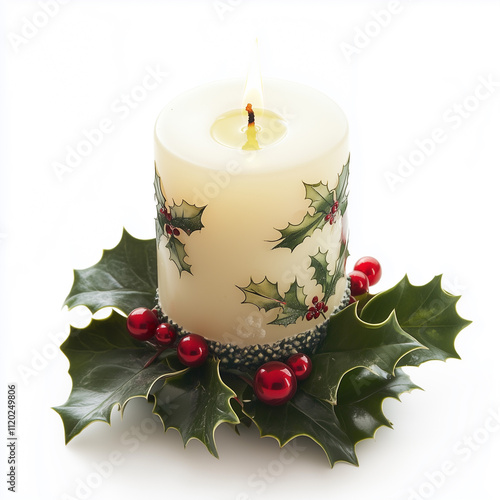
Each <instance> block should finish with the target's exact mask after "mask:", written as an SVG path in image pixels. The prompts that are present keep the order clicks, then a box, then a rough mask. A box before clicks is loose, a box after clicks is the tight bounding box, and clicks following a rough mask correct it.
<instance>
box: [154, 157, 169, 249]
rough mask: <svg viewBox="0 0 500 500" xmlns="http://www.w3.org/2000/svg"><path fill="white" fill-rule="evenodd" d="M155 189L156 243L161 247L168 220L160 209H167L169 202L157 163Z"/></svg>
mask: <svg viewBox="0 0 500 500" xmlns="http://www.w3.org/2000/svg"><path fill="white" fill-rule="evenodd" d="M154 187H155V198H156V214H157V215H156V219H155V222H156V242H157V244H158V245H159V244H160V238H161V236H163V234H164V232H163V228H164V226H165V224H166V223H167V218H166V217H165V216H164V215H163V214H162V213H161V212H160V209H162V208H164V207H165V204H166V202H167V200H166V199H165V196H164V195H163V190H162V188H161V179H160V176H159V175H158V170H156V162H155V181H154Z"/></svg>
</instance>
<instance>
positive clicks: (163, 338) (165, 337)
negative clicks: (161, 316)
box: [155, 323, 177, 347]
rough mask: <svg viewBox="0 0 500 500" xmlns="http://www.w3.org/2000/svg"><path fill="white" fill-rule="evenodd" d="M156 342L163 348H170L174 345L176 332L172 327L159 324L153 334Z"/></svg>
mask: <svg viewBox="0 0 500 500" xmlns="http://www.w3.org/2000/svg"><path fill="white" fill-rule="evenodd" d="M155 338H156V342H158V344H160V345H161V346H163V347H170V346H171V345H173V344H174V342H175V339H176V338H177V332H176V331H175V328H174V327H173V326H172V325H169V324H168V323H161V324H160V325H158V328H157V329H156V333H155Z"/></svg>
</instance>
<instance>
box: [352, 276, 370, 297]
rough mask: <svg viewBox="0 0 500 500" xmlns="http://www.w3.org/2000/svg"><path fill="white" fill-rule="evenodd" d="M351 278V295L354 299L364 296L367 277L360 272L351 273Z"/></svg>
mask: <svg viewBox="0 0 500 500" xmlns="http://www.w3.org/2000/svg"><path fill="white" fill-rule="evenodd" d="M349 277H350V278H351V295H353V296H354V297H359V296H360V295H364V294H365V293H368V286H369V282H368V276H366V274H365V273H362V272H361V271H353V272H352V273H350V274H349Z"/></svg>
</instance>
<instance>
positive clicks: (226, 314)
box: [155, 79, 349, 346]
mask: <svg viewBox="0 0 500 500" xmlns="http://www.w3.org/2000/svg"><path fill="white" fill-rule="evenodd" d="M263 83H264V85H263V90H264V111H262V110H256V120H255V122H256V126H259V125H260V127H261V129H260V130H266V129H268V130H271V131H273V132H274V134H275V135H272V136H271V134H270V137H272V140H271V141H269V143H265V141H263V140H262V137H263V136H264V135H265V134H264V135H261V141H262V144H259V147H260V148H259V149H257V150H255V149H250V150H245V149H243V145H244V143H245V140H246V127H247V121H245V114H246V113H245V114H243V113H244V110H242V111H240V108H239V106H240V105H241V100H242V95H243V89H244V82H243V81H224V82H215V83H213V84H209V85H205V86H202V87H198V88H196V89H193V90H191V91H188V92H186V93H184V94H182V95H180V96H179V97H178V98H176V99H174V100H173V101H172V102H171V103H169V104H168V105H167V106H166V107H165V108H164V109H163V111H162V112H161V113H160V115H159V117H158V120H157V123H156V127H155V164H156V174H157V176H158V179H159V186H160V188H161V197H162V198H164V200H165V202H164V206H165V207H167V209H168V210H170V214H171V215H170V217H171V218H172V220H171V221H170V222H169V221H168V220H166V219H161V218H160V216H159V220H162V221H164V222H165V221H166V223H165V224H164V227H160V228H159V231H160V232H159V233H158V242H157V243H158V287H159V298H160V305H161V307H162V310H163V312H164V314H166V315H167V316H168V317H169V319H171V320H172V321H174V322H175V323H177V324H179V325H180V326H181V327H182V328H184V329H185V330H186V331H189V332H193V333H198V334H200V335H203V336H204V337H206V338H208V339H211V340H218V341H221V342H232V343H235V344H238V345H240V346H244V345H249V344H256V343H260V344H264V343H272V342H275V341H278V340H281V339H283V338H286V337H290V336H293V335H296V334H298V333H300V332H303V331H306V330H309V329H311V328H313V327H314V326H315V325H317V324H319V323H321V322H323V321H324V320H325V319H324V317H323V316H319V317H318V318H313V319H312V320H307V319H306V317H305V313H304V314H303V315H302V316H300V317H298V318H297V319H296V321H293V322H290V323H289V324H287V325H286V326H285V325H284V324H276V323H275V324H271V323H273V322H275V321H276V319H277V317H278V316H279V314H280V313H281V314H283V311H284V309H283V307H284V302H285V301H284V300H277V301H276V302H275V303H276V304H279V305H280V306H279V307H274V306H273V304H271V305H270V303H269V301H268V302H266V303H265V304H262V303H260V301H259V296H258V294H257V295H252V297H250V300H249V298H248V297H246V294H245V292H244V291H243V290H242V289H244V288H248V287H249V286H251V285H252V283H254V284H257V283H263V284H264V285H265V284H266V283H267V282H269V283H270V284H271V286H270V287H268V288H269V290H270V292H272V293H271V295H273V296H274V297H278V296H279V297H281V299H284V298H285V297H286V294H287V292H289V291H290V290H291V289H292V288H291V287H292V286H294V283H295V284H296V286H297V287H298V289H299V290H300V299H301V300H300V302H301V303H302V304H304V303H305V304H307V306H311V305H312V299H313V297H314V296H319V298H320V300H322V293H323V289H322V286H321V285H320V284H319V283H318V280H317V279H316V278H315V277H314V273H315V270H314V268H313V267H312V265H311V263H312V260H311V258H312V256H315V255H318V252H321V254H325V255H326V268H327V271H328V272H329V273H334V270H335V267H336V266H338V264H339V259H340V258H341V256H340V250H341V245H342V241H343V240H344V241H345V239H346V233H347V228H346V224H345V222H344V220H345V214H344V215H343V216H341V214H340V213H339V214H337V215H336V216H335V219H334V223H332V224H329V223H325V222H324V221H323V224H321V225H320V227H319V228H318V229H315V230H312V231H310V234H309V233H308V235H307V236H305V237H303V240H301V241H300V244H297V245H296V246H295V247H294V248H293V249H292V248H276V246H277V245H278V243H279V242H280V241H281V240H280V239H281V238H282V233H281V232H280V230H284V229H285V228H287V227H288V226H289V225H298V224H301V222H302V221H303V220H304V218H305V216H306V215H307V214H309V216H310V215H311V214H313V213H314V210H315V208H314V206H313V205H314V204H313V203H312V202H311V200H310V199H308V198H306V185H315V184H316V185H319V183H320V184H321V185H324V186H325V189H326V187H327V188H328V189H329V190H330V191H331V190H333V189H334V188H335V187H336V186H337V184H338V183H339V176H340V174H341V172H342V169H343V167H344V165H346V163H347V162H348V158H349V147H348V125H347V120H346V118H345V115H344V113H343V112H342V110H341V109H340V108H339V107H338V105H337V104H335V103H334V102H333V101H332V100H331V99H330V98H329V97H327V96H325V95H324V94H322V93H320V92H319V91H317V90H314V89H312V88H309V87H306V86H303V85H300V84H296V83H292V82H288V81H282V80H266V79H264V82H263ZM235 110H236V111H235ZM259 114H260V119H261V122H260V124H259ZM266 116H267V118H266ZM263 118H264V119H263ZM233 120H234V122H235V127H234V132H233V130H232V129H231V127H229V129H228V128H227V127H228V124H230V123H231V122H232V121H233ZM320 187H321V186H320ZM172 216H173V217H172ZM190 217H191V218H190ZM181 219H182V221H183V222H182V224H178V227H179V228H180V231H179V230H178V231H177V233H179V234H177V235H176V234H175V233H172V231H173V230H174V229H175V224H174V222H175V223H177V222H176V221H179V220H181ZM322 220H323V219H321V221H322ZM170 224H172V225H170ZM190 224H191V225H190ZM169 225H170V227H167V226H169ZM183 228H184V229H186V228H187V230H183ZM169 232H170V233H172V234H170V233H169ZM343 258H344V259H345V256H344V257H343ZM340 268H341V275H340V276H338V277H337V278H338V280H337V283H336V286H335V293H333V294H332V295H331V296H330V297H327V301H326V302H327V305H328V309H329V311H332V310H333V309H334V308H335V306H336V305H338V304H339V303H340V300H341V298H342V296H343V294H344V291H345V287H346V279H345V276H344V266H343V265H340ZM288 298H289V297H287V299H288Z"/></svg>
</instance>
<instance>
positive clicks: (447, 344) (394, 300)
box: [361, 276, 470, 366]
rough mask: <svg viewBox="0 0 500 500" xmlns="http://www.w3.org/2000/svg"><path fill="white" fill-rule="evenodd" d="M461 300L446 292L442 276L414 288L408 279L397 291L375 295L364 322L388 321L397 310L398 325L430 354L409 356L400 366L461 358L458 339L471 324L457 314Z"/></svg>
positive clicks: (395, 288)
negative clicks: (456, 339)
mask: <svg viewBox="0 0 500 500" xmlns="http://www.w3.org/2000/svg"><path fill="white" fill-rule="evenodd" d="M459 298H460V297H458V296H455V295H451V294H449V293H447V292H445V291H444V290H443V289H442V287H441V276H436V277H435V278H434V279H432V281H430V282H429V283H427V284H425V285H422V286H414V285H412V284H411V283H410V281H409V280H408V277H407V276H405V277H404V278H403V279H402V280H401V281H400V282H399V283H398V284H397V285H396V286H395V287H393V288H391V289H390V290H387V291H385V292H382V293H379V294H377V295H375V296H374V297H373V298H372V299H371V300H369V301H368V302H367V303H366V304H365V306H364V307H363V309H362V311H361V318H362V319H363V320H365V321H368V322H371V323H374V322H380V321H384V320H385V319H386V318H387V317H388V316H389V314H391V312H392V311H393V310H395V311H396V316H397V318H398V322H399V324H400V325H401V327H402V328H403V330H405V331H406V332H408V333H409V334H410V335H411V336H412V337H414V338H415V339H417V340H418V341H419V342H420V343H421V344H422V345H424V346H425V347H427V349H426V350H419V351H414V352H411V353H409V354H408V355H407V356H405V357H404V358H403V359H402V360H401V361H400V362H399V366H418V365H420V364H421V363H423V362H425V361H429V360H443V361H444V360H445V359H448V358H457V359H459V358H460V356H459V355H458V353H457V352H456V350H455V346H454V344H455V338H456V336H457V335H458V333H459V332H460V331H461V330H462V329H463V328H465V327H466V326H467V325H468V324H470V321H467V320H464V319H463V318H461V317H460V316H459V315H458V313H457V310H456V304H457V301H458V299H459Z"/></svg>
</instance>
